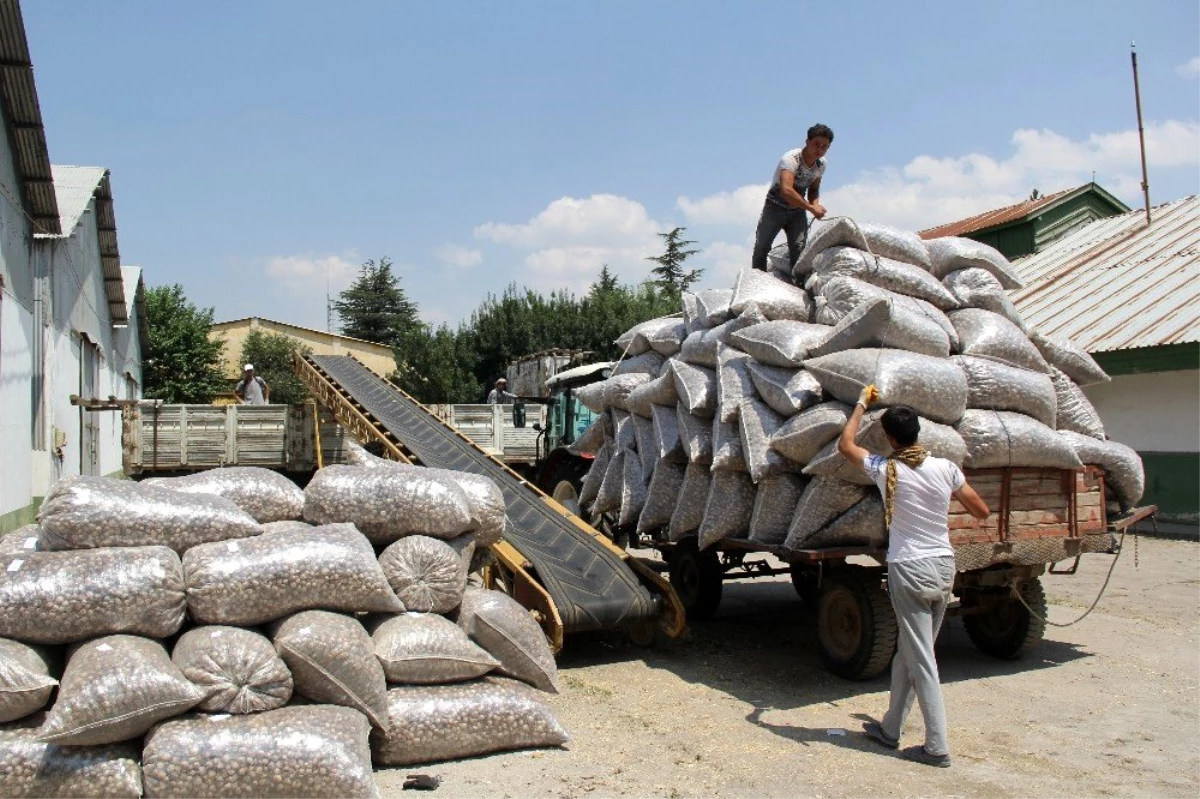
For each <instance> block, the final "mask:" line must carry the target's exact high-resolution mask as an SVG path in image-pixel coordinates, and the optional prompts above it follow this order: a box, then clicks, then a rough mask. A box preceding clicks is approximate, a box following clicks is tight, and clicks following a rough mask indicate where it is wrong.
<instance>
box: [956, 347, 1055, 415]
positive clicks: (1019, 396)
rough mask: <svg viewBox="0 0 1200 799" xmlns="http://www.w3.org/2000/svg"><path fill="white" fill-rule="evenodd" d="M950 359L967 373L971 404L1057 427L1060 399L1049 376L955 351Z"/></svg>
mask: <svg viewBox="0 0 1200 799" xmlns="http://www.w3.org/2000/svg"><path fill="white" fill-rule="evenodd" d="M951 360H953V361H954V362H955V363H956V364H958V367H959V368H960V369H962V370H963V374H964V375H966V378H967V407H968V408H984V409H988V410H993V411H1015V412H1017V413H1023V414H1025V415H1026V416H1032V417H1033V418H1034V419H1037V420H1038V421H1039V422H1041V423H1042V424H1044V425H1046V426H1047V427H1050V428H1053V427H1054V418H1055V413H1056V411H1057V409H1058V400H1057V397H1056V394H1055V389H1054V382H1053V381H1052V380H1051V379H1050V378H1049V376H1047V375H1045V374H1043V373H1041V372H1031V371H1029V370H1028V369H1020V368H1018V367H1016V366H1009V365H1008V364H1006V363H1003V362H1001V361H994V360H992V359H990V358H976V357H974V356H971V355H955V356H954V358H952V359H951Z"/></svg>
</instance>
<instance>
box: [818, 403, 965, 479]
mask: <svg viewBox="0 0 1200 799" xmlns="http://www.w3.org/2000/svg"><path fill="white" fill-rule="evenodd" d="M884 413H885V412H884V411H882V410H877V411H871V412H869V413H867V414H865V415H864V416H863V418H862V425H861V426H860V427H859V430H858V435H857V436H856V437H855V441H856V442H857V443H858V444H859V446H861V447H863V448H865V449H867V450H870V451H871V452H873V453H877V454H879V455H883V456H885V457H886V456H888V455H891V454H892V447H891V444H889V443H888V440H887V433H886V432H884V429H883V421H882V420H883V414H884ZM917 443H918V444H920V445H921V446H922V447H924V448H925V450H926V451H927V452H928V453H929V454H930V455H933V456H935V457H938V458H945V459H946V460H949V461H953V462H954V463H955V464H956V465H959V466H961V465H962V462H963V459H964V458H965V457H966V456H967V445H966V444H965V443H964V442H963V440H962V436H960V435H959V434H958V431H957V430H955V429H954V428H953V427H950V426H949V425H944V424H938V423H937V422H932V421H930V420H929V419H921V432H920V433H919V434H918V436H917ZM837 445H838V442H837V440H836V439H834V440H833V441H830V442H829V443H828V444H826V445H825V446H824V447H823V448H822V449H821V451H820V452H818V453H817V454H816V455H814V456H813V458H812V460H811V461H809V462H808V465H807V466H805V467H804V473H805V474H807V475H809V476H812V477H815V476H823V477H837V478H838V479H841V480H845V481H846V482H849V483H858V484H860V485H874V484H875V481H874V480H872V479H871V478H870V477H868V476H867V473H866V472H865V471H864V470H863V469H861V468H859V467H858V466H855V465H854V464H852V463H850V461H848V460H846V458H845V457H843V456H842V454H841V453H840V452H838V446H837Z"/></svg>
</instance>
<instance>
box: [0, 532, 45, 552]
mask: <svg viewBox="0 0 1200 799" xmlns="http://www.w3.org/2000/svg"><path fill="white" fill-rule="evenodd" d="M40 551H42V543H41V530H39V529H38V526H37V525H36V524H27V525H25V526H24V527H19V528H17V529H16V530H14V531H12V532H11V533H9V534H8V535H5V536H2V537H0V560H3V559H4V558H7V557H9V556H10V555H23V554H25V553H28V552H40Z"/></svg>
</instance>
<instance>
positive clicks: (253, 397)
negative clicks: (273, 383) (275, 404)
mask: <svg viewBox="0 0 1200 799" xmlns="http://www.w3.org/2000/svg"><path fill="white" fill-rule="evenodd" d="M233 393H234V395H235V396H236V397H237V398H238V399H239V400H241V401H242V404H243V405H270V404H271V387H270V386H268V385H267V381H266V380H263V379H262V378H261V377H258V376H257V375H255V374H254V364H252V363H248V364H246V365H245V366H244V367H242V379H241V380H239V381H238V384H237V385H236V386H234V387H233Z"/></svg>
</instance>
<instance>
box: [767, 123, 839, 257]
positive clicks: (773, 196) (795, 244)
mask: <svg viewBox="0 0 1200 799" xmlns="http://www.w3.org/2000/svg"><path fill="white" fill-rule="evenodd" d="M831 144H833V131H832V130H831V129H830V128H829V126H828V125H820V124H817V125H813V126H812V127H811V128H809V129H808V138H807V140H806V141H805V142H804V146H803V147H797V148H796V149H794V150H788V151H787V152H786V153H784V154H783V158H781V159H779V164H778V165H777V166H776V167H775V174H774V176H773V177H772V178H771V188H769V189H768V190H767V199H766V202H764V203H763V210H762V215H761V216H760V217H759V219H758V231H757V232H756V233H755V236H754V255H753V257H752V258H751V260H750V265H751V266H753V267H754V268H755V269H758V270H760V271H763V272H765V271H767V253H769V252H770V251H771V245H772V244H774V243H775V237H776V236H778V235H779V231H781V230H782V231H783V234H784V236H785V237H786V238H787V245H788V268H789V270H790V269H791V267H794V266H795V265H796V259H798V258H799V257H800V251H801V250H802V249H803V248H804V242H805V240H806V239H807V238H808V217H807V216H805V211H807V212H808V213H810V214H812V215H813V218H814V219H821V218H822V217H824V216H825V206H823V205H821V178H822V176H824V174H825V153H827V152H829V146H830V145H831Z"/></svg>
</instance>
